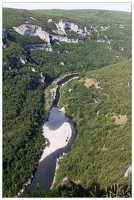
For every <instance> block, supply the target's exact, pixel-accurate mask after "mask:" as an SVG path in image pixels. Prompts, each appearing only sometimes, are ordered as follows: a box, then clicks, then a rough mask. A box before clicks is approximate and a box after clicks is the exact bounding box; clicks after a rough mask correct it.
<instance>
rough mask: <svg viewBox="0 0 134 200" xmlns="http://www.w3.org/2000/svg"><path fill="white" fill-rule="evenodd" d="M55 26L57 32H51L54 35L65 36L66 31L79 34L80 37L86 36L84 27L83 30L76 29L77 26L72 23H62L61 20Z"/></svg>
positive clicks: (86, 32)
mask: <svg viewBox="0 0 134 200" xmlns="http://www.w3.org/2000/svg"><path fill="white" fill-rule="evenodd" d="M55 25H56V27H57V30H53V32H54V33H56V34H60V35H67V31H68V30H71V31H74V32H76V33H77V34H80V35H81V36H85V35H87V34H88V31H87V28H86V27H84V29H81V28H79V27H78V25H77V24H74V23H69V22H63V21H62V20H61V21H60V22H59V23H57V24H55Z"/></svg>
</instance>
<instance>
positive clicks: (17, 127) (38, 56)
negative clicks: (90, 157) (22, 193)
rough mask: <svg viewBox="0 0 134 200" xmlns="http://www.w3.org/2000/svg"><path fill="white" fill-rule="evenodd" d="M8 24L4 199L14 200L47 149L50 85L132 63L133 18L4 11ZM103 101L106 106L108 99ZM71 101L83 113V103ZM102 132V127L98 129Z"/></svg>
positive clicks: (118, 14)
mask: <svg viewBox="0 0 134 200" xmlns="http://www.w3.org/2000/svg"><path fill="white" fill-rule="evenodd" d="M2 19H3V35H2V39H3V196H4V197H12V196H15V195H16V194H17V193H18V191H19V190H20V189H21V188H22V185H23V184H24V183H26V182H27V181H28V180H29V178H31V177H32V173H33V172H34V171H35V169H36V167H35V165H37V161H38V160H39V157H40V155H41V152H42V148H43V147H44V146H43V142H44V139H43V137H42V134H41V125H42V123H43V122H44V121H46V119H47V115H48V112H49V110H48V107H46V104H45V103H46V102H45V95H46V94H45V91H47V90H46V89H47V87H48V85H50V84H51V82H52V81H53V80H55V79H57V78H59V77H61V76H63V75H65V74H67V73H72V72H77V73H79V74H80V77H84V76H85V74H86V73H87V75H86V76H87V77H88V71H89V70H93V69H96V70H97V69H99V68H103V67H105V66H108V65H110V64H115V63H120V62H121V61H124V62H126V59H129V58H131V41H132V39H131V13H124V12H113V11H99V10H79V11H77V10H72V11H65V10H34V11H28V10H20V9H9V8H3V18H2ZM129 65H130V64H129ZM108 71H109V68H108ZM92 73H93V72H92ZM114 73H115V74H116V72H115V71H114V70H113V76H114ZM89 74H90V72H89ZM96 79H97V78H96ZM103 79H104V80H105V77H103ZM128 82H129V83H128V85H131V84H130V81H128ZM79 84H82V82H81V83H79ZM79 84H78V86H79ZM75 87H77V84H76V86H75ZM80 87H81V86H80ZM102 87H103V86H102ZM82 88H83V86H82ZM84 90H85V87H84ZM87 90H88V88H87ZM83 92H84V91H83ZM106 93H107V92H106ZM70 94H71V93H70ZM121 94H122V93H121ZM96 95H98V94H96ZM117 95H118V92H117V93H116V96H117ZM102 96H103V97H104V101H105V99H106V95H102ZM63 98H64V97H63ZM71 98H72V97H71ZM91 99H92V98H90V101H91ZM92 100H93V99H92ZM68 101H69V105H71V104H72V106H73V107H74V108H75V107H77V103H78V102H77V100H74V99H73V98H72V99H70V100H68ZM71 101H72V102H71ZM84 101H85V100H82V102H84ZM90 101H89V102H87V105H88V103H93V102H92V101H91V102H90ZM96 101H97V99H96ZM109 105H110V104H109ZM98 106H99V104H98ZM69 109H70V108H69V107H68V108H67V113H69V114H70V110H69ZM79 109H80V110H79ZM79 109H78V110H79V111H78V112H77V113H76V119H75V118H74V120H76V121H77V117H79V120H78V122H77V123H78V124H81V123H82V121H83V120H84V115H83V114H81V113H82V112H81V111H82V109H83V108H81V107H80V108H79ZM96 109H98V110H99V108H98V107H97V108H96ZM98 110H96V112H97V111H98ZM128 110H129V109H128ZM100 113H101V112H100ZM102 113H105V111H104V110H102ZM117 114H118V113H115V115H114V117H115V118H116V117H117ZM119 114H121V116H124V115H126V116H127V114H126V112H124V113H120V112H119ZM104 115H105V114H104ZM80 118H81V119H80ZM110 119H111V118H110ZM110 119H107V120H108V121H109V120H110ZM103 120H104V119H103ZM117 120H118V119H117ZM128 122H129V117H128V116H127V123H126V124H128ZM90 123H92V120H91V121H90ZM92 126H93V125H92ZM97 126H98V121H97V122H96V123H95V125H94V126H93V127H97ZM129 128H130V126H129ZM78 131H79V132H81V126H78ZM80 135H81V134H78V138H79V137H81V136H80ZM81 142H82V140H81ZM35 144H36V145H35ZM78 146H79V144H78ZM85 162H86V161H85ZM79 165H80V162H79ZM125 167H126V165H124V168H125ZM72 168H73V167H72ZM124 168H123V170H124ZM70 172H71V170H70ZM85 173H86V172H85ZM87 184H88V183H87V182H86V183H85V185H86V186H87Z"/></svg>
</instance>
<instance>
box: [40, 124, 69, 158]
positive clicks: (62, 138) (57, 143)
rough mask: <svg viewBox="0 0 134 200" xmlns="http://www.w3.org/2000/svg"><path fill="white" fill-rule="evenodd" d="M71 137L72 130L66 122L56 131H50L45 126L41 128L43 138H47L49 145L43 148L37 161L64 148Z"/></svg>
mask: <svg viewBox="0 0 134 200" xmlns="http://www.w3.org/2000/svg"><path fill="white" fill-rule="evenodd" d="M71 135H72V129H71V126H70V124H69V123H68V122H64V123H63V124H62V126H60V127H59V128H58V129H56V130H50V129H49V128H48V127H47V126H46V125H45V124H44V126H43V136H44V138H47V139H48V141H49V145H48V146H46V147H45V149H44V150H43V154H42V156H41V159H40V160H39V161H42V160H43V159H44V158H45V157H47V156H48V155H49V154H51V153H52V152H54V151H56V150H57V149H60V148H62V147H65V146H66V145H67V143H68V141H69V139H70V137H71Z"/></svg>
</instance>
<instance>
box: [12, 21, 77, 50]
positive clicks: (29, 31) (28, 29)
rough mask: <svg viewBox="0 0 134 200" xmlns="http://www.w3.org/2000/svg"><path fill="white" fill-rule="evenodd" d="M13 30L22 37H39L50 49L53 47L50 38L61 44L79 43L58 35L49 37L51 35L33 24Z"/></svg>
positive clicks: (23, 25)
mask: <svg viewBox="0 0 134 200" xmlns="http://www.w3.org/2000/svg"><path fill="white" fill-rule="evenodd" d="M13 29H14V30H15V31H16V32H18V33H19V34H21V35H26V36H38V37H40V38H41V39H42V40H45V41H46V42H47V43H48V46H49V47H50V46H51V43H50V38H51V40H52V41H53V40H58V41H60V42H67V43H78V39H77V40H74V39H69V38H67V37H62V36H58V35H49V33H47V32H46V31H44V30H42V28H41V27H39V26H36V25H32V24H22V25H20V26H18V27H13ZM49 47H48V49H46V50H48V51H52V49H50V48H49ZM37 48H38V47H37ZM39 48H43V47H39ZM37 50H42V49H37Z"/></svg>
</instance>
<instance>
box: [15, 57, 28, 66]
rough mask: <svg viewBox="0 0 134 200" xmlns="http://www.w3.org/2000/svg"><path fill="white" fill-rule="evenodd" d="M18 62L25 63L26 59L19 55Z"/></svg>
mask: <svg viewBox="0 0 134 200" xmlns="http://www.w3.org/2000/svg"><path fill="white" fill-rule="evenodd" d="M17 60H18V63H23V64H26V60H24V59H23V58H22V57H21V56H18V57H17Z"/></svg>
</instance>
